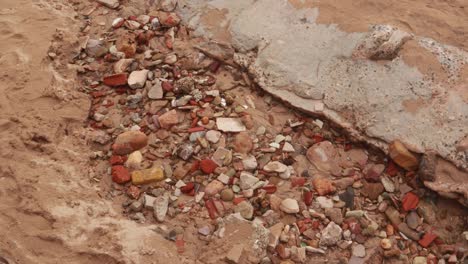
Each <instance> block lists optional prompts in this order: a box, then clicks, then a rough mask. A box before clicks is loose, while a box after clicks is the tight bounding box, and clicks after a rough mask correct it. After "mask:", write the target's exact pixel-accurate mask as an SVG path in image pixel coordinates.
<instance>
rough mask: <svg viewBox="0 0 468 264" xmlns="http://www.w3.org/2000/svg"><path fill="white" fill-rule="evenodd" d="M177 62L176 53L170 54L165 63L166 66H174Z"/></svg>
mask: <svg viewBox="0 0 468 264" xmlns="http://www.w3.org/2000/svg"><path fill="white" fill-rule="evenodd" d="M176 62H177V55H176V54H175V53H169V54H167V56H166V57H165V58H164V63H166V64H174V63H176Z"/></svg>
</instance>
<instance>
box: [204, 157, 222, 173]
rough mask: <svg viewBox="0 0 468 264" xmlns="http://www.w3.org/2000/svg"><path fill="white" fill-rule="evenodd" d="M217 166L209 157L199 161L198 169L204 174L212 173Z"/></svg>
mask: <svg viewBox="0 0 468 264" xmlns="http://www.w3.org/2000/svg"><path fill="white" fill-rule="evenodd" d="M217 167H218V165H217V164H216V163H215V162H214V161H213V160H211V159H203V160H201V161H200V169H201V170H202V171H203V172H204V173H206V174H210V173H213V172H214V171H215V169H216V168H217Z"/></svg>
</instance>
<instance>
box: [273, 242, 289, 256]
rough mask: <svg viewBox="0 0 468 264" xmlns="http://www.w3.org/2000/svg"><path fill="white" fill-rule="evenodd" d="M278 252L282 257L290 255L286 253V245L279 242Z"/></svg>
mask: <svg viewBox="0 0 468 264" xmlns="http://www.w3.org/2000/svg"><path fill="white" fill-rule="evenodd" d="M276 252H277V253H278V256H280V258H282V259H287V258H288V257H289V255H288V254H287V253H286V247H285V246H284V245H283V244H278V245H277V246H276Z"/></svg>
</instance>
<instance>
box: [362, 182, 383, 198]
mask: <svg viewBox="0 0 468 264" xmlns="http://www.w3.org/2000/svg"><path fill="white" fill-rule="evenodd" d="M383 191H384V186H383V185H382V183H380V182H377V183H371V182H367V181H364V183H363V187H362V189H361V193H362V194H363V195H364V196H365V197H368V198H369V199H371V200H376V199H377V198H378V197H379V195H380V194H382V193H383Z"/></svg>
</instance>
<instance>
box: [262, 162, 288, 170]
mask: <svg viewBox="0 0 468 264" xmlns="http://www.w3.org/2000/svg"><path fill="white" fill-rule="evenodd" d="M263 169H264V170H265V171H267V172H279V173H281V172H285V171H286V170H287V169H288V166H286V165H284V164H283V163H281V162H279V161H270V162H268V164H267V165H265V166H264V167H263Z"/></svg>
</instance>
